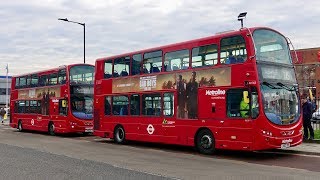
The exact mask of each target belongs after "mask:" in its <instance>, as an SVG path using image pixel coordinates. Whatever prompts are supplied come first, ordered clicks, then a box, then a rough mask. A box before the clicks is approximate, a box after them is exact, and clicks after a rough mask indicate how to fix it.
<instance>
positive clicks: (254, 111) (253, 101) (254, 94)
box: [251, 87, 260, 119]
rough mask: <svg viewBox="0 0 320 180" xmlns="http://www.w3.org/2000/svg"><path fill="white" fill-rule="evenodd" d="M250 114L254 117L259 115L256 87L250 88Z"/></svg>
mask: <svg viewBox="0 0 320 180" xmlns="http://www.w3.org/2000/svg"><path fill="white" fill-rule="evenodd" d="M251 92H252V93H251V114H252V118H253V119H255V118H257V117H258V116H259V114H260V112H259V101H258V99H259V98H258V93H257V88H255V87H253V88H251Z"/></svg>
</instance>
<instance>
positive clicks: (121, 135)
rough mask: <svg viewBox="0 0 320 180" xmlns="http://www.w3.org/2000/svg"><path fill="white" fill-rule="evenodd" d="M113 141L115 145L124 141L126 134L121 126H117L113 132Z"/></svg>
mask: <svg viewBox="0 0 320 180" xmlns="http://www.w3.org/2000/svg"><path fill="white" fill-rule="evenodd" d="M113 137H114V141H115V142H116V143H117V144H124V143H125V141H126V133H125V131H124V129H123V127H122V126H117V127H116V128H115V130H114V135H113Z"/></svg>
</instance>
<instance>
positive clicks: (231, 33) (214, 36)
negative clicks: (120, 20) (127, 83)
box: [96, 27, 280, 61]
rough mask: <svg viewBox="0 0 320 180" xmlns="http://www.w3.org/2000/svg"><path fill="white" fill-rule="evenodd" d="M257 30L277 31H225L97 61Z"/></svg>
mask: <svg viewBox="0 0 320 180" xmlns="http://www.w3.org/2000/svg"><path fill="white" fill-rule="evenodd" d="M256 29H269V30H272V31H275V30H273V29H271V28H268V27H251V28H241V29H239V30H231V31H223V32H218V33H216V34H215V35H212V36H208V37H204V38H199V39H193V40H189V41H184V42H179V43H173V44H169V45H164V46H159V47H155V48H149V49H143V50H139V51H133V52H130V53H124V54H119V55H113V56H109V57H103V58H98V59H97V60H96V61H105V60H107V59H113V58H117V57H123V56H128V55H132V54H139V53H142V52H151V51H157V50H160V49H164V48H169V47H174V46H179V45H183V44H193V43H197V42H199V41H206V40H210V39H213V38H222V37H227V36H234V35H238V34H239V33H240V32H243V31H248V30H250V31H251V32H253V31H254V30H256ZM276 32H277V31H276ZM278 33H279V32H278ZM279 34H280V33H279Z"/></svg>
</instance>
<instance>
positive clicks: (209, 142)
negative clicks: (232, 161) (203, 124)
mask: <svg viewBox="0 0 320 180" xmlns="http://www.w3.org/2000/svg"><path fill="white" fill-rule="evenodd" d="M196 148H197V149H198V151H199V152H200V153H202V154H213V153H214V151H215V140H214V137H213V135H212V132H211V131H210V130H209V129H203V130H201V131H200V132H199V133H198V134H197V137H196Z"/></svg>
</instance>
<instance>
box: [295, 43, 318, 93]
mask: <svg viewBox="0 0 320 180" xmlns="http://www.w3.org/2000/svg"><path fill="white" fill-rule="evenodd" d="M296 52H297V57H298V59H297V58H296V56H295V54H294V53H293V52H291V53H292V57H293V63H294V65H295V70H296V75H297V80H298V84H299V90H300V93H301V94H309V89H310V90H311V92H312V96H313V97H315V98H316V99H320V47H318V48H309V49H299V50H296Z"/></svg>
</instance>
